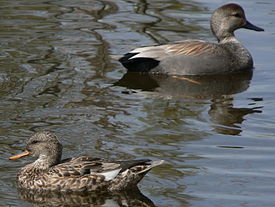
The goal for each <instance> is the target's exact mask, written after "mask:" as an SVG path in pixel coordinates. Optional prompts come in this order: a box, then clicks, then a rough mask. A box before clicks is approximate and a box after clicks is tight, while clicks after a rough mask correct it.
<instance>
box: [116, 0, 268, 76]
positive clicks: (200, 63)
mask: <svg viewBox="0 0 275 207" xmlns="http://www.w3.org/2000/svg"><path fill="white" fill-rule="evenodd" d="M210 25H211V30H212V33H213V34H214V36H215V37H216V38H217V40H218V43H211V42H207V41H202V40H185V41H180V42H175V43H171V44H166V45H158V46H149V47H141V48H137V49H134V50H132V51H130V52H129V53H127V54H125V55H124V56H123V57H122V58H120V59H119V61H120V62H121V63H122V65H123V66H124V67H126V68H127V69H128V71H133V72H150V73H157V74H168V75H207V74H229V73H235V72H242V71H245V70H250V69H252V68H253V60H252V57H251V55H250V53H249V52H248V50H247V49H246V48H245V47H244V46H243V45H242V44H241V43H240V42H239V41H238V40H237V39H236V37H235V35H234V31H235V30H237V29H240V28H245V29H250V30H255V31H264V30H263V29H262V28H260V27H257V26H255V25H253V24H251V23H250V22H249V21H247V20H246V18H245V13H244V10H243V8H242V7H241V6H239V5H238V4H233V3H231V4H226V5H223V6H221V7H220V8H218V9H216V10H215V11H214V12H213V14H212V17H211V22H210Z"/></svg>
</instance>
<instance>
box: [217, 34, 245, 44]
mask: <svg viewBox="0 0 275 207" xmlns="http://www.w3.org/2000/svg"><path fill="white" fill-rule="evenodd" d="M218 41H219V43H228V42H233V43H240V42H239V40H238V39H237V38H236V37H235V36H234V35H231V36H226V37H224V38H221V39H218Z"/></svg>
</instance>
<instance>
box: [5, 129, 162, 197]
mask: <svg viewBox="0 0 275 207" xmlns="http://www.w3.org/2000/svg"><path fill="white" fill-rule="evenodd" d="M27 155H32V156H35V157H38V159H37V160H36V161H35V162H33V163H31V164H28V165H26V166H25V167H23V168H22V169H21V170H20V171H19V172H18V174H17V180H18V186H19V187H20V188H26V189H31V190H50V191H67V192H68V191H117V190H122V189H125V188H128V187H129V186H135V185H136V184H137V183H138V182H139V181H140V180H141V179H142V178H143V177H144V175H145V174H146V173H147V172H148V171H149V170H150V169H151V168H153V167H155V166H157V165H160V164H162V163H163V161H162V160H161V161H155V162H152V161H151V160H114V159H103V158H92V157H88V156H81V157H77V158H69V159H65V160H62V161H61V155H62V145H61V144H60V143H59V141H58V139H57V137H56V136H55V135H54V134H52V133H50V132H40V133H36V134H34V135H33V136H31V137H30V138H29V139H28V141H27V147H26V150H25V152H23V153H22V154H19V155H16V156H13V157H10V159H17V158H21V157H23V156H27Z"/></svg>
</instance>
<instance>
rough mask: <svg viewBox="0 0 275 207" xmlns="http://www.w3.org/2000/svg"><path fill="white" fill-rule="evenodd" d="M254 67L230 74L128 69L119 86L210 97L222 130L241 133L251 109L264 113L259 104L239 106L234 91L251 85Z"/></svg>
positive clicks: (161, 93) (177, 96) (212, 112)
mask: <svg viewBox="0 0 275 207" xmlns="http://www.w3.org/2000/svg"><path fill="white" fill-rule="evenodd" d="M252 76H253V72H252V71H247V72H244V73H238V74H230V75H211V76H176V75H174V76H164V75H148V74H141V73H126V74H125V75H124V76H123V77H122V78H121V79H120V80H119V81H118V82H116V83H115V85H117V86H123V87H127V88H129V89H141V90H143V91H152V92H155V93H154V95H156V94H157V95H158V96H161V97H162V98H168V99H171V98H173V99H184V100H187V99H189V100H190V99H191V100H192V99H194V100H210V101H211V102H210V104H211V106H210V109H209V111H208V114H209V115H210V119H211V121H212V122H213V123H214V124H216V125H215V126H214V129H215V130H216V131H217V132H218V133H222V134H231V135H237V134H239V133H240V132H241V129H240V127H239V126H238V124H241V123H242V122H243V120H244V118H243V117H244V116H245V115H247V114H250V113H261V110H260V108H259V107H255V108H235V107H234V106H233V103H234V98H233V97H234V94H237V93H240V92H243V91H245V90H247V88H248V87H249V84H250V81H251V78H252Z"/></svg>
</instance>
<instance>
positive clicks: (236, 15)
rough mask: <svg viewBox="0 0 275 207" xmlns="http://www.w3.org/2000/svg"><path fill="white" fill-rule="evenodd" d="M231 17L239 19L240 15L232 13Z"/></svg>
mask: <svg viewBox="0 0 275 207" xmlns="http://www.w3.org/2000/svg"><path fill="white" fill-rule="evenodd" d="M232 16H234V17H238V18H240V17H241V15H240V14H239V13H233V14H232Z"/></svg>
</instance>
